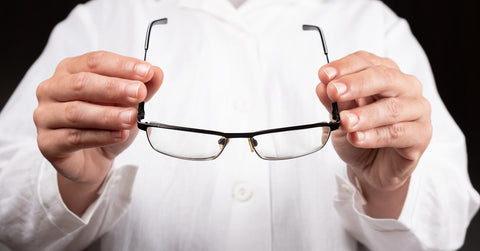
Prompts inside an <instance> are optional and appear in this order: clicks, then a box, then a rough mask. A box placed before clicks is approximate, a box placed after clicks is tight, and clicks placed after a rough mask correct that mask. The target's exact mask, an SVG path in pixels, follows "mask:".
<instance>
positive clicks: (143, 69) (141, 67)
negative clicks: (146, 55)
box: [135, 63, 150, 77]
mask: <svg viewBox="0 0 480 251" xmlns="http://www.w3.org/2000/svg"><path fill="white" fill-rule="evenodd" d="M148 71H150V65H149V64H145V63H140V64H136V65H135V73H137V75H139V76H141V77H145V76H147V74H148Z"/></svg>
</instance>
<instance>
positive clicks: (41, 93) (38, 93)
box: [35, 81, 48, 101]
mask: <svg viewBox="0 0 480 251" xmlns="http://www.w3.org/2000/svg"><path fill="white" fill-rule="evenodd" d="M46 85H47V81H43V82H42V83H40V84H39V85H38V86H37V89H36V90H35V95H36V96H37V100H38V101H40V100H42V99H43V98H44V97H45V94H46V93H48V92H47V91H46V90H45V89H46Z"/></svg>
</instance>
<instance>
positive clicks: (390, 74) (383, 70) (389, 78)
mask: <svg viewBox="0 0 480 251" xmlns="http://www.w3.org/2000/svg"><path fill="white" fill-rule="evenodd" d="M374 69H375V71H376V72H378V73H379V74H381V76H382V77H383V79H384V80H385V81H386V82H387V83H393V82H394V81H395V77H396V75H397V74H396V73H397V72H396V71H395V70H394V69H392V68H390V67H387V66H385V65H382V64H379V65H376V66H375V68H374Z"/></svg>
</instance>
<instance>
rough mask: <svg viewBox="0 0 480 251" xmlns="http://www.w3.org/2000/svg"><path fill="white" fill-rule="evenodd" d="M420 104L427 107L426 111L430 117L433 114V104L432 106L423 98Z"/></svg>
mask: <svg viewBox="0 0 480 251" xmlns="http://www.w3.org/2000/svg"><path fill="white" fill-rule="evenodd" d="M420 102H422V104H423V106H424V107H425V110H426V111H427V114H428V116H429V117H430V115H431V114H432V104H430V101H428V99H426V98H424V97H422V98H421V99H420Z"/></svg>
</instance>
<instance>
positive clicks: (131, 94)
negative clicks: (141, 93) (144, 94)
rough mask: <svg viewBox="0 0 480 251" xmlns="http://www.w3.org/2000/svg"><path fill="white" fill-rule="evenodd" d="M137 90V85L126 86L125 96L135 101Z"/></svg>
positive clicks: (138, 87)
mask: <svg viewBox="0 0 480 251" xmlns="http://www.w3.org/2000/svg"><path fill="white" fill-rule="evenodd" d="M138 89H140V85H139V84H129V85H127V88H126V92H127V95H128V96H129V97H131V98H134V99H136V98H137V96H138Z"/></svg>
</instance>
